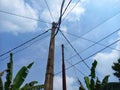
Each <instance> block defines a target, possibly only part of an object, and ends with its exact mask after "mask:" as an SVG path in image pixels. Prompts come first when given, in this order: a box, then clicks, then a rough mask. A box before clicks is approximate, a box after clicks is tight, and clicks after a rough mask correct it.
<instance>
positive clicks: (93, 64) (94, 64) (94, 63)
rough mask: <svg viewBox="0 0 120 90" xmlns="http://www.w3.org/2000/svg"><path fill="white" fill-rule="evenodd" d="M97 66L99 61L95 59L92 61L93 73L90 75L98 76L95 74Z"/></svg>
mask: <svg viewBox="0 0 120 90" xmlns="http://www.w3.org/2000/svg"><path fill="white" fill-rule="evenodd" d="M96 66H97V61H96V60H95V61H94V62H93V63H92V67H91V74H90V76H91V77H92V78H95V77H96V75H95V68H96Z"/></svg>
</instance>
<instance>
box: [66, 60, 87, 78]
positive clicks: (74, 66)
mask: <svg viewBox="0 0 120 90" xmlns="http://www.w3.org/2000/svg"><path fill="white" fill-rule="evenodd" d="M66 62H67V63H69V64H70V65H71V66H73V64H72V63H71V62H69V61H67V60H66ZM73 67H74V68H75V69H76V70H77V71H78V72H79V73H81V74H82V75H83V76H85V74H84V73H83V72H82V71H80V70H79V69H78V68H77V67H76V66H73Z"/></svg>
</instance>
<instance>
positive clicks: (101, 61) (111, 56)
mask: <svg viewBox="0 0 120 90" xmlns="http://www.w3.org/2000/svg"><path fill="white" fill-rule="evenodd" d="M119 38H120V37H119ZM116 49H120V42H118V43H117V45H116ZM118 58H120V52H118V51H116V50H111V52H103V53H98V54H97V55H95V56H94V57H93V59H96V60H97V61H98V66H97V71H98V72H99V73H100V74H101V75H103V76H105V75H108V74H109V75H110V76H112V77H111V80H112V81H113V72H114V71H113V70H112V67H111V66H112V65H113V62H117V59H118Z"/></svg>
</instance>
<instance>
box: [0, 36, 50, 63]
mask: <svg viewBox="0 0 120 90" xmlns="http://www.w3.org/2000/svg"><path fill="white" fill-rule="evenodd" d="M48 35H49V34H48ZM48 35H45V36H44V37H42V38H40V39H38V40H35V41H34V42H32V43H31V44H30V45H28V46H26V47H24V48H22V49H20V50H17V51H16V52H13V54H17V53H19V52H21V51H23V50H25V49H27V48H29V47H30V46H32V45H33V44H34V43H36V42H38V41H40V40H43V39H45V38H46V37H48ZM7 58H9V56H7V57H5V58H3V59H1V60H0V62H2V61H3V60H5V59H7Z"/></svg>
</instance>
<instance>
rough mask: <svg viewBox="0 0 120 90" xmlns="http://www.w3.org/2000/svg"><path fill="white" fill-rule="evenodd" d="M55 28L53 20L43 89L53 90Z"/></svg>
mask: <svg viewBox="0 0 120 90" xmlns="http://www.w3.org/2000/svg"><path fill="white" fill-rule="evenodd" d="M55 30H56V23H55V22H53V23H52V31H51V38H50V45H49V53H48V61H47V68H46V75H45V82H44V85H45V88H44V90H53V76H54V46H55Z"/></svg>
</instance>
